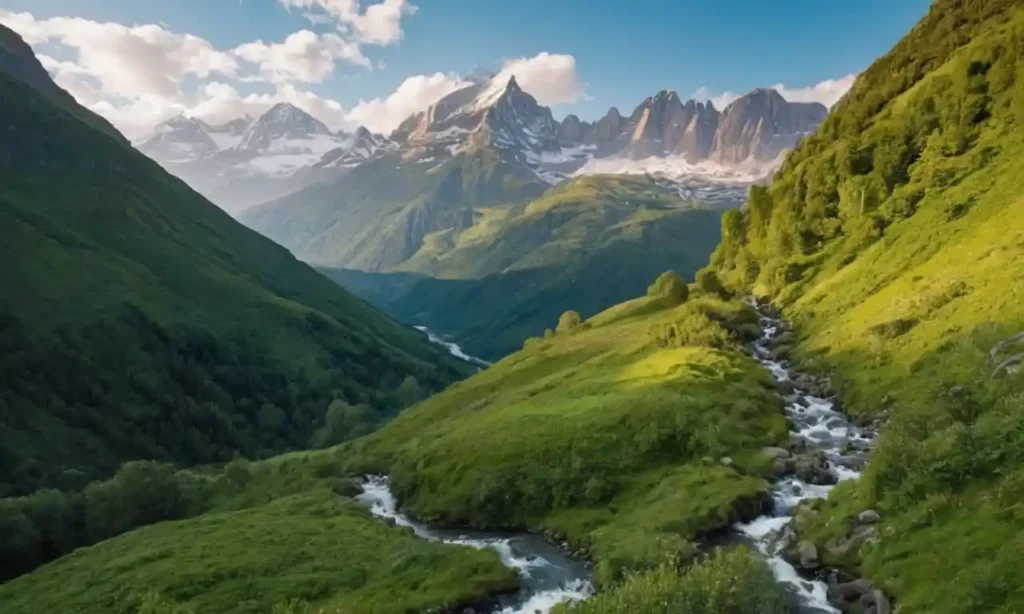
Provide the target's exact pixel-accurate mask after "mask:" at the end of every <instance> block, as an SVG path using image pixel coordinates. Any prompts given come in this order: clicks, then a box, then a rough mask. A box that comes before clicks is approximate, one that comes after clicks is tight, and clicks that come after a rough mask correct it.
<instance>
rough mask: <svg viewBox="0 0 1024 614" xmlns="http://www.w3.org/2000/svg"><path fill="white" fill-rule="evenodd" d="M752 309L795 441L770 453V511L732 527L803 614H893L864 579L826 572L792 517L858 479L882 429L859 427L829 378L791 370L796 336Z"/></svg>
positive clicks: (760, 347)
mask: <svg viewBox="0 0 1024 614" xmlns="http://www.w3.org/2000/svg"><path fill="white" fill-rule="evenodd" d="M753 306H754V307H755V308H757V310H758V313H759V315H760V324H761V336H760V338H759V339H758V340H757V341H756V342H755V343H754V346H753V351H754V358H755V359H756V360H757V361H758V362H759V363H761V364H762V365H763V366H764V367H765V368H766V369H767V370H768V371H769V372H770V373H771V374H772V376H773V377H774V378H775V380H776V382H777V383H778V385H779V388H780V389H781V390H782V391H783V396H784V400H785V412H786V417H787V419H788V422H789V424H790V444H789V446H788V449H783V448H767V449H766V450H765V453H766V454H767V455H769V456H770V457H772V459H773V471H774V473H775V477H776V480H775V482H774V484H773V486H772V498H773V506H772V511H771V513H769V514H765V515H763V516H761V517H760V518H757V519H755V520H753V521H752V522H749V523H743V524H738V525H736V527H735V529H736V531H737V532H738V533H739V534H740V535H741V536H743V537H744V538H746V540H747V541H749V542H750V543H752V544H753V545H754V546H755V547H756V548H757V550H758V551H760V552H761V553H762V554H763V555H764V556H765V557H766V558H767V560H768V564H769V565H770V567H771V568H772V572H773V573H774V574H775V577H776V579H777V580H778V582H779V583H780V584H782V585H783V586H784V588H785V589H786V590H787V593H788V594H789V595H790V596H791V598H792V601H793V603H794V606H795V607H796V609H797V610H798V611H799V612H801V613H802V614H822V613H840V612H847V611H858V612H863V613H864V614H889V612H891V606H890V604H889V602H888V599H887V598H886V597H885V595H884V594H882V593H881V591H878V590H877V589H874V588H873V587H872V586H871V585H870V584H869V583H867V582H866V581H865V580H862V579H853V578H845V577H843V576H842V574H841V572H839V571H837V570H825V569H822V567H821V565H820V560H819V555H818V552H817V548H816V546H815V545H814V544H812V543H809V542H801V541H799V537H798V535H797V533H796V531H795V529H794V516H795V513H796V512H797V510H798V508H799V506H800V505H801V504H803V503H806V502H810V501H812V500H815V499H824V498H825V497H827V496H828V493H829V491H831V490H832V488H834V487H835V486H836V485H837V484H839V483H840V482H843V481H846V480H854V479H857V478H858V477H860V473H861V471H862V470H863V468H864V466H865V465H866V463H867V461H868V456H869V455H870V453H871V450H872V448H873V447H874V443H875V438H876V436H877V425H873V426H870V427H861V426H858V425H856V424H854V423H853V422H852V421H851V420H850V419H849V418H848V417H847V416H845V415H843V414H842V413H841V412H840V411H839V410H838V409H837V407H836V403H835V401H834V399H832V398H830V397H829V391H828V389H829V383H828V382H827V381H823V380H820V379H817V378H814V377H811V376H808V375H806V374H803V373H799V372H796V371H794V370H793V369H792V368H791V366H790V364H789V361H788V360H787V355H788V352H787V348H788V346H789V344H790V343H791V342H792V338H793V334H792V331H791V330H790V328H789V325H788V324H787V323H786V322H784V321H783V320H782V319H781V318H779V317H776V316H775V315H774V314H771V313H769V312H768V311H767V308H764V307H759V306H758V305H756V304H754V305H753ZM861 517H862V518H861V519H860V520H861V521H862V522H861V526H860V527H859V528H858V531H859V532H860V534H859V535H858V538H859V539H862V540H871V539H877V531H876V529H874V527H873V525H874V523H876V522H877V521H878V515H877V513H875V512H874V511H873V510H865V511H864V512H862V513H861ZM798 568H799V569H798ZM808 576H810V577H808ZM841 579H843V580H847V581H846V582H841V581H840V580H841Z"/></svg>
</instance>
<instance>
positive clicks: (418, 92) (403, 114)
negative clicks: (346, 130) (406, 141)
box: [347, 72, 468, 133]
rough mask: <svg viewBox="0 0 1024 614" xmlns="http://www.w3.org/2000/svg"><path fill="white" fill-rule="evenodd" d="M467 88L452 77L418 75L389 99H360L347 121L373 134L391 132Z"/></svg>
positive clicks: (463, 82)
mask: <svg viewBox="0 0 1024 614" xmlns="http://www.w3.org/2000/svg"><path fill="white" fill-rule="evenodd" d="M466 85H468V84H467V83H466V82H465V81H463V80H462V79H460V78H459V77H457V76H455V75H452V74H445V73H440V72H438V73H434V74H432V75H416V76H415V77H409V78H408V79H406V80H405V81H403V82H402V84H401V85H399V86H398V89H396V90H395V91H394V93H392V94H391V95H390V96H388V97H387V98H374V99H373V100H360V101H359V104H357V105H356V106H355V107H353V108H352V110H351V111H349V113H348V115H347V119H348V120H349V121H350V122H352V123H355V124H360V125H363V126H366V127H367V128H369V129H370V130H373V131H374V132H383V133H388V132H391V131H392V130H394V129H395V128H397V127H398V124H400V123H402V121H403V120H404V119H405V118H407V117H409V116H410V115H413V114H415V113H418V112H420V111H422V110H424V109H426V108H427V107H429V106H430V105H432V104H434V103H435V102H437V101H438V100H440V99H441V98H443V97H444V96H446V95H448V94H450V93H452V92H454V91H455V90H457V89H459V88H461V87H464V86H466Z"/></svg>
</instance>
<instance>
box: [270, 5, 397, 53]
mask: <svg viewBox="0 0 1024 614" xmlns="http://www.w3.org/2000/svg"><path fill="white" fill-rule="evenodd" d="M278 3H279V4H281V5H282V6H285V7H288V8H297V9H301V10H304V11H305V12H306V16H307V17H308V18H309V19H310V21H311V22H312V23H314V24H321V23H325V22H328V23H329V22H333V23H334V24H335V25H336V26H337V28H338V30H339V31H341V32H344V33H347V34H348V33H351V34H352V35H353V36H354V38H355V40H356V41H358V42H360V43H364V44H369V45H390V44H392V43H395V42H398V41H399V40H401V38H402V35H403V32H402V17H404V16H405V15H412V14H414V13H415V12H416V10H417V8H416V6H414V5H412V4H410V3H409V2H407V0H383V2H379V3H377V4H371V5H369V6H367V7H366V9H363V8H362V7H361V6H360V3H359V1H358V0H278Z"/></svg>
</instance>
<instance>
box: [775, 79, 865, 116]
mask: <svg viewBox="0 0 1024 614" xmlns="http://www.w3.org/2000/svg"><path fill="white" fill-rule="evenodd" d="M856 80H857V75H855V74H852V73H851V74H849V75H846V76H844V77H840V78H838V79H826V80H825V81H822V82H820V83H816V84H814V85H812V86H810V87H798V88H793V89H790V88H788V87H786V86H785V85H783V84H782V83H776V84H775V85H773V86H772V87H774V88H775V89H776V90H777V91H778V92H779V93H780V94H782V97H783V98H785V99H786V100H788V101H790V102H820V103H821V104H823V105H825V106H826V107H829V108H832V105H834V104H835V103H837V102H839V99H840V98H842V97H843V95H845V94H846V92H848V91H849V90H850V88H851V87H853V82H854V81H856Z"/></svg>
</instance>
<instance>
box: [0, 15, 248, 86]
mask: <svg viewBox="0 0 1024 614" xmlns="http://www.w3.org/2000/svg"><path fill="white" fill-rule="evenodd" d="M0 23H3V24H4V25H6V26H9V27H11V28H12V29H14V30H15V31H17V32H18V33H20V34H21V35H22V36H23V37H24V38H25V40H26V41H27V42H28V43H29V44H32V45H39V44H43V43H48V42H49V43H60V44H63V45H66V46H67V47H70V48H72V49H73V50H74V51H75V52H76V54H77V58H76V59H75V62H74V64H76V65H77V66H78V67H79V68H80V69H81V70H80V71H79V72H83V73H85V74H88V75H91V76H93V77H95V78H96V79H98V80H99V81H100V82H101V83H102V84H103V89H104V91H106V92H108V93H109V94H113V95H121V96H144V95H151V96H161V97H165V98H170V97H174V96H177V95H179V94H180V87H181V82H182V80H183V79H184V78H185V77H186V76H189V75H194V76H196V77H199V78H207V77H210V76H211V75H214V74H221V75H233V74H235V72H236V71H237V70H238V64H237V62H236V61H235V59H234V58H233V57H232V56H231V55H230V54H228V53H225V52H223V51H218V50H217V49H215V48H214V47H213V45H211V44H210V43H209V42H207V41H206V40H203V39H202V38H199V37H197V36H193V35H191V34H177V33H174V32H169V31H168V30H165V29H163V28H162V27H160V26H157V25H152V24H150V25H142V26H132V27H128V26H124V25H121V24H117V23H111V22H104V23H101V22H96V21H90V20H88V19H79V18H74V17H54V18H51V19H42V20H37V19H35V18H34V17H33V16H32V15H31V14H30V13H10V12H3V13H0Z"/></svg>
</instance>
